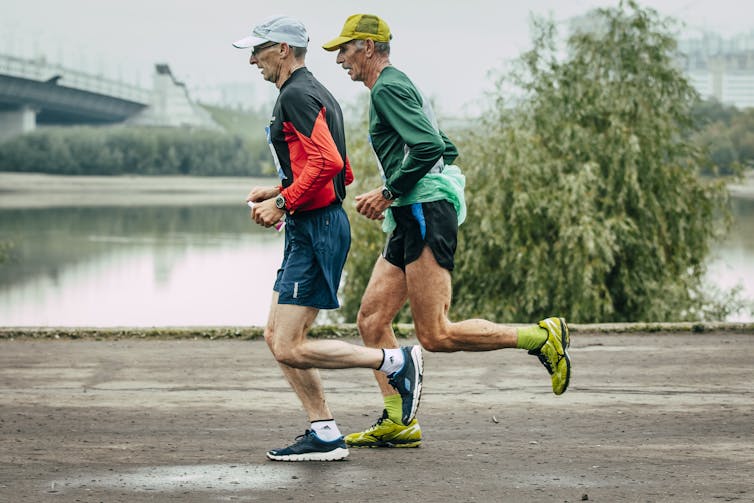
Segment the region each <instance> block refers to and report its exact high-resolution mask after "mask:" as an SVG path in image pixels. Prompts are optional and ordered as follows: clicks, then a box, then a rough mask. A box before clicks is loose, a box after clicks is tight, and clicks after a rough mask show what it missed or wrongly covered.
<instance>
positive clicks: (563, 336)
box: [555, 318, 571, 395]
mask: <svg viewBox="0 0 754 503" xmlns="http://www.w3.org/2000/svg"><path fill="white" fill-rule="evenodd" d="M558 320H559V321H560V345H561V346H562V347H563V359H564V360H565V362H566V376H565V385H564V386H563V390H562V391H561V392H560V393H555V394H556V395H562V394H563V393H565V392H566V390H567V389H568V385H569V384H570V383H571V357H570V356H568V346H570V345H571V336H570V334H569V331H568V325H567V324H566V321H565V320H564V319H563V318H558Z"/></svg>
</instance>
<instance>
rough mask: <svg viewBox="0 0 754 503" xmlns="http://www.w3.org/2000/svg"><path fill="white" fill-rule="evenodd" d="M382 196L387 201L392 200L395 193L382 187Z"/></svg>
mask: <svg viewBox="0 0 754 503" xmlns="http://www.w3.org/2000/svg"><path fill="white" fill-rule="evenodd" d="M382 197H384V198H385V199H387V200H388V201H392V200H394V199H395V194H393V193H392V192H390V189H388V188H387V187H382Z"/></svg>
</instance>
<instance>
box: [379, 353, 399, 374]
mask: <svg viewBox="0 0 754 503" xmlns="http://www.w3.org/2000/svg"><path fill="white" fill-rule="evenodd" d="M382 352H383V354H384V357H383V359H382V365H381V366H380V371H381V372H384V373H386V374H387V375H390V374H394V373H395V372H398V371H399V370H400V369H402V368H403V351H402V350H401V348H396V349H383V350H382Z"/></svg>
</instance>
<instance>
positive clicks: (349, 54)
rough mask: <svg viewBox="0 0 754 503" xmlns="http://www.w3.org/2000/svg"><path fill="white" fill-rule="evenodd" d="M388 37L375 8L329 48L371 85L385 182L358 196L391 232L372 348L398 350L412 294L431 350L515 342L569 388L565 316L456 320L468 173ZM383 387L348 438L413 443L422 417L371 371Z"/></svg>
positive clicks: (363, 313) (362, 318) (363, 210)
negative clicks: (454, 279) (399, 317)
mask: <svg viewBox="0 0 754 503" xmlns="http://www.w3.org/2000/svg"><path fill="white" fill-rule="evenodd" d="M391 38H392V35H391V33H390V28H389V27H388V25H387V23H385V21H384V20H382V19H381V18H379V17H377V16H375V15H371V14H355V15H353V16H350V17H349V18H348V19H347V20H346V22H345V25H344V26H343V30H342V31H341V34H340V36H338V37H336V38H335V39H333V40H331V41H330V42H327V43H326V44H324V45H323V48H324V49H325V50H328V51H337V59H336V62H337V63H338V64H339V65H341V66H342V67H343V69H345V70H347V71H348V75H349V76H350V77H351V80H353V81H355V82H362V83H364V85H365V86H366V87H367V88H369V89H370V97H371V103H370V109H369V136H370V141H371V144H372V147H373V148H374V151H375V153H376V155H377V159H378V167H379V169H380V172H381V174H382V178H383V182H384V185H383V186H382V187H378V188H375V189H374V190H372V191H370V192H367V193H365V194H361V195H359V196H356V210H357V211H358V212H359V213H360V214H362V215H364V216H365V217H367V218H370V219H373V220H379V219H382V218H383V216H384V222H383V230H384V231H385V232H386V233H388V238H387V244H386V245H385V250H384V252H383V254H382V255H381V256H380V257H378V259H377V263H376V264H375V266H374V270H373V272H372V277H371V278H370V280H369V284H368V285H367V288H366V291H365V292H364V296H363V299H362V304H361V309H360V311H359V314H358V327H359V331H360V333H361V336H362V338H363V340H364V343H365V344H366V345H367V346H370V347H378V348H395V347H398V342H397V340H396V338H395V334H394V333H393V330H392V321H393V318H394V317H395V316H396V314H397V313H398V311H399V310H400V308H401V307H402V306H403V305H404V303H405V302H406V301H407V300H408V301H409V304H410V306H411V315H412V317H413V320H414V327H415V330H416V336H417V338H418V339H419V342H420V343H421V345H422V346H423V347H424V348H425V349H427V350H429V351H441V352H454V351H491V350H495V349H502V348H519V349H525V350H528V351H529V353H531V354H532V355H535V356H537V357H538V358H539V360H540V362H541V363H542V364H543V365H544V366H545V368H546V369H547V371H548V373H549V374H550V375H551V384H552V389H553V392H554V393H555V394H556V395H560V394H562V393H564V392H565V391H566V389H567V388H568V383H569V381H570V375H571V361H570V357H569V355H568V347H569V344H570V337H569V332H568V326H567V325H566V322H565V320H564V319H563V318H558V317H553V318H547V319H545V320H542V321H540V322H539V323H537V324H536V325H532V326H527V327H523V328H514V327H510V326H505V325H501V324H497V323H493V322H491V321H487V320H480V319H475V320H465V321H460V322H451V321H450V320H449V319H448V309H449V307H450V299H451V291H452V288H451V271H452V270H453V267H454V254H455V250H456V243H457V240H456V238H457V233H458V226H459V225H460V224H461V223H463V221H464V219H465V216H466V202H465V199H464V193H463V190H464V185H465V179H464V176H463V174H462V173H461V170H460V169H459V168H458V167H457V166H455V165H454V164H453V162H454V161H455V159H456V157H458V151H457V149H456V147H455V146H454V145H453V143H452V142H451V141H450V140H449V139H448V137H447V136H446V135H445V134H444V133H443V132H442V131H441V130H440V128H439V126H438V123H437V120H436V118H435V115H434V113H433V111H432V106H431V104H430V102H429V100H428V99H426V97H424V96H423V95H422V94H421V92H420V91H419V90H418V88H417V87H416V86H415V85H414V83H413V82H412V81H411V79H409V77H408V76H407V75H406V74H405V73H403V72H402V71H400V70H398V69H397V68H395V67H393V66H392V65H391V64H390V40H391ZM375 377H376V378H377V382H378V384H379V386H380V389H381V391H382V394H383V399H384V404H385V410H384V411H383V415H382V417H381V418H380V419H379V420H378V421H377V422H376V423H375V424H374V425H372V426H371V427H370V428H368V429H367V430H365V431H363V432H358V433H353V434H351V435H348V436H347V437H346V442H347V443H348V444H349V445H351V446H369V447H417V446H419V445H420V444H421V440H422V437H421V428H420V427H419V424H418V422H417V420H416V419H414V420H413V421H410V422H409V423H408V424H405V423H404V422H402V421H401V416H400V411H401V398H400V396H399V395H398V394H397V393H396V391H395V389H394V388H393V387H392V386H390V385H389V383H388V382H387V379H385V377H384V376H383V375H380V374H378V373H375Z"/></svg>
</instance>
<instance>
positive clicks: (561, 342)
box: [529, 318, 571, 395]
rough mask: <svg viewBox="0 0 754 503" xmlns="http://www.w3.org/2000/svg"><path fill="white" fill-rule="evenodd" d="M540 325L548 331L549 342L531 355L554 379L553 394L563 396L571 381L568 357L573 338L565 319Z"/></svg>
mask: <svg viewBox="0 0 754 503" xmlns="http://www.w3.org/2000/svg"><path fill="white" fill-rule="evenodd" d="M538 325H539V326H540V327H542V328H544V329H545V330H547V340H546V341H545V343H544V344H543V345H542V346H541V347H540V348H539V349H535V350H532V351H529V354H531V355H535V356H536V357H537V358H539V361H540V362H542V365H544V366H545V368H546V369H547V372H548V373H549V374H550V376H551V377H552V392H553V393H555V394H556V395H562V394H563V393H565V391H566V390H567V389H568V383H569V381H570V380H571V358H570V357H569V356H568V346H570V345H571V337H570V335H569V333H568V325H566V322H565V320H564V319H563V318H547V319H545V320H542V321H540V322H539V323H538Z"/></svg>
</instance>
